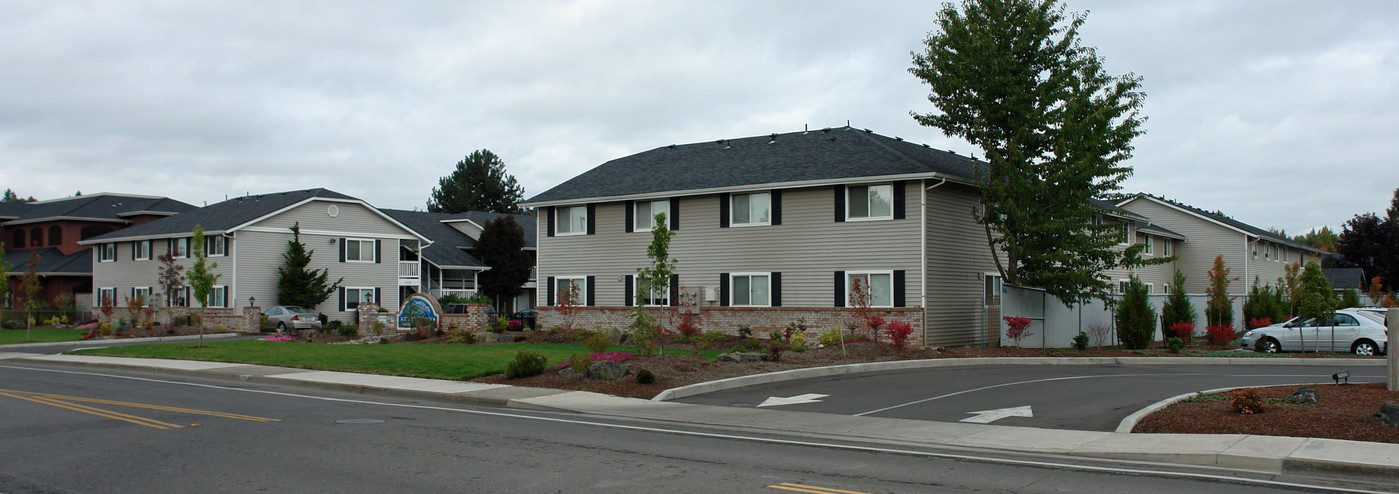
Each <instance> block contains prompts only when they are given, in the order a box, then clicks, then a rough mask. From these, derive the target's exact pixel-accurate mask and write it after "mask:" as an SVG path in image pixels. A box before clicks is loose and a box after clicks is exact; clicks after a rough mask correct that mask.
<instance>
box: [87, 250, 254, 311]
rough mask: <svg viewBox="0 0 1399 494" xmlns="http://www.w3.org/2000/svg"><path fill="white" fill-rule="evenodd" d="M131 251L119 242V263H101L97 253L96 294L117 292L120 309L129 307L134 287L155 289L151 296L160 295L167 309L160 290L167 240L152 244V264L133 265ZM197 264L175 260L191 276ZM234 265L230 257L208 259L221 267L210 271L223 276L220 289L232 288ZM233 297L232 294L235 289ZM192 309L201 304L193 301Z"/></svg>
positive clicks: (136, 262)
mask: <svg viewBox="0 0 1399 494" xmlns="http://www.w3.org/2000/svg"><path fill="white" fill-rule="evenodd" d="M92 247H93V248H98V247H99V246H98V245H93V246H92ZM131 249H132V244H131V242H129V241H128V242H117V262H97V255H96V252H94V253H93V261H92V288H93V293H94V294H96V293H97V289H98V288H116V289H117V290H116V291H117V302H116V303H117V306H125V305H126V298H127V297H129V296H130V295H131V287H151V293H153V294H160V296H161V306H165V305H167V302H166V300H165V294H164V290H163V289H161V287H160V266H161V262H160V260H159V259H158V258H159V257H160V256H163V255H165V254H166V253H167V252H169V249H167V248H166V242H165V240H164V239H155V240H152V241H151V259H150V260H148V261H147V260H141V261H133V260H132V259H131ZM196 260H197V259H196V258H195V257H194V256H192V255H191V256H190V257H188V258H177V259H175V264H176V265H180V266H184V267H185V271H184V272H185V273H186V274H188V273H189V268H190V267H192V266H194V263H195V261H196ZM230 261H231V258H229V257H210V258H208V261H207V262H208V265H212V264H214V263H218V267H216V268H213V269H210V272H213V273H218V274H222V275H223V277H222V278H220V279H219V281H217V282H215V284H216V285H231V284H232V282H231V281H230V280H231V279H232V270H233V268H232V262H230ZM185 285H186V286H188V285H189V280H188V278H186V280H185ZM229 293H230V294H231V293H232V289H231V287H230V290H229ZM229 303H230V304H231V305H233V306H236V305H237V304H234V300H233V299H232V298H230V299H229ZM95 304H96V302H94V305H95ZM190 305H192V306H196V307H197V306H198V305H199V304H198V303H197V302H194V301H192V300H191V303H190Z"/></svg>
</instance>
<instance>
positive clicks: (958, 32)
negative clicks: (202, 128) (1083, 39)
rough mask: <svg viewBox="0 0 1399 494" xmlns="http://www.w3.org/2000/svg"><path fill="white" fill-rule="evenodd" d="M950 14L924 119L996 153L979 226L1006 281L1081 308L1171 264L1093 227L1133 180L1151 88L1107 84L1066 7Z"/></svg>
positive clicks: (1022, 1) (926, 56)
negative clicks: (1144, 268) (1137, 270)
mask: <svg viewBox="0 0 1399 494" xmlns="http://www.w3.org/2000/svg"><path fill="white" fill-rule="evenodd" d="M943 5H944V6H943V9H942V10H941V11H940V12H939V13H938V19H937V27H938V29H937V31H935V32H933V33H931V34H929V36H928V38H927V39H926V40H925V41H924V51H923V52H922V53H918V52H915V53H914V54H913V63H914V66H913V68H911V69H909V72H911V73H913V75H915V76H917V77H918V78H919V79H921V80H922V81H923V82H925V83H927V84H928V85H929V86H930V87H931V90H932V93H931V95H929V96H928V101H930V102H932V104H933V106H934V107H936V108H937V110H938V113H929V114H918V113H916V112H915V113H913V117H914V119H916V120H917V121H918V122H919V123H920V124H923V125H926V126H931V127H936V128H938V129H940V130H942V131H943V133H944V134H947V135H948V136H955V137H961V138H963V139H965V140H967V142H969V143H971V144H972V145H974V146H977V147H980V148H981V149H982V151H983V152H984V153H985V156H986V161H987V162H988V166H987V167H986V169H985V170H983V172H984V173H983V176H981V177H979V184H978V185H979V186H980V188H981V200H980V202H981V209H980V210H979V211H978V213H977V214H976V220H977V221H978V222H979V223H981V224H982V225H983V226H984V228H985V230H986V239H987V243H988V244H989V245H988V247H989V248H990V250H991V252H992V254H993V255H992V258H993V259H995V260H996V264H997V269H998V270H999V271H1000V273H1001V276H1002V279H1004V280H1005V282H1006V283H1011V284H1017V285H1029V286H1036V287H1041V288H1044V289H1045V290H1046V291H1047V292H1048V293H1049V294H1051V295H1054V296H1055V297H1058V298H1059V299H1060V300H1064V301H1065V302H1066V303H1073V302H1081V301H1085V300H1087V299H1089V298H1099V299H1106V297H1107V293H1108V291H1109V287H1110V284H1109V280H1108V278H1107V276H1106V275H1105V274H1104V272H1106V271H1107V270H1108V269H1111V268H1114V267H1119V266H1122V267H1128V268H1130V267H1135V266H1140V265H1144V264H1156V263H1160V262H1167V260H1163V259H1159V258H1158V259H1152V260H1150V261H1144V260H1143V259H1142V257H1141V256H1140V253H1141V249H1142V248H1143V246H1142V245H1134V246H1132V247H1130V248H1128V249H1126V250H1125V251H1122V250H1120V249H1119V248H1118V247H1117V245H1118V240H1119V238H1120V237H1119V235H1120V233H1119V232H1120V230H1118V228H1117V226H1116V225H1113V224H1093V223H1094V222H1093V221H1092V218H1093V217H1094V215H1099V214H1103V213H1104V212H1106V211H1105V210H1103V209H1101V208H1099V207H1097V206H1096V205H1095V204H1094V203H1093V200H1094V199H1099V198H1108V197H1112V196H1114V195H1116V194H1118V191H1119V190H1120V189H1121V183H1122V181H1123V180H1125V179H1126V178H1127V177H1128V176H1129V175H1131V174H1132V169H1131V167H1130V166H1129V165H1127V164H1126V163H1125V161H1126V160H1127V159H1128V158H1130V157H1131V151H1132V145H1131V142H1132V139H1133V138H1135V137H1137V136H1138V135H1141V134H1142V133H1143V130H1142V128H1141V124H1142V120H1143V119H1142V118H1140V117H1139V116H1138V110H1139V109H1140V108H1141V105H1142V102H1143V101H1144V99H1145V94H1144V93H1142V92H1141V78H1140V77H1137V76H1135V75H1132V74H1127V75H1124V76H1117V77H1114V76H1110V75H1108V74H1107V73H1106V72H1105V71H1104V69H1103V61H1102V59H1101V58H1100V57H1098V55H1097V54H1096V53H1095V52H1094V50H1093V49H1092V48H1090V47H1085V46H1082V45H1081V44H1080V43H1079V39H1078V30H1079V28H1080V27H1081V26H1082V25H1083V22H1084V19H1085V18H1084V17H1083V16H1081V15H1078V14H1074V15H1072V16H1071V17H1066V16H1065V13H1064V9H1063V7H1061V6H1059V5H1058V2H1057V1H1056V0H967V1H965V2H963V3H962V5H961V6H960V8H959V7H958V6H954V5H953V4H951V3H947V4H943ZM997 253H1004V255H1005V258H1006V263H1005V264H1004V265H1003V264H1001V261H1000V256H999V255H996V254H997Z"/></svg>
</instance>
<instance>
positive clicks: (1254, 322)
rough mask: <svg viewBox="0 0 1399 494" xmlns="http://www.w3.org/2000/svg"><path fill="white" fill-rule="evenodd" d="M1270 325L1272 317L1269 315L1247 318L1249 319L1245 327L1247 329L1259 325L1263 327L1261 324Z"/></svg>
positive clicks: (1255, 327)
mask: <svg viewBox="0 0 1399 494" xmlns="http://www.w3.org/2000/svg"><path fill="white" fill-rule="evenodd" d="M1272 325H1273V318H1271V317H1259V318H1254V319H1249V320H1248V325H1247V326H1246V327H1247V328H1248V329H1257V328H1261V327H1263V326H1272Z"/></svg>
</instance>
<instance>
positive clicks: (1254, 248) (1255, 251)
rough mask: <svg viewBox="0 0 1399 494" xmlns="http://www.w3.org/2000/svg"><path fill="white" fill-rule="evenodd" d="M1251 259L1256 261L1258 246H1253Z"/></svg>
mask: <svg viewBox="0 0 1399 494" xmlns="http://www.w3.org/2000/svg"><path fill="white" fill-rule="evenodd" d="M1253 258H1254V259H1258V244H1257V243H1255V244H1253Z"/></svg>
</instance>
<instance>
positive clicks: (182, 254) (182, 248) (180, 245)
mask: <svg viewBox="0 0 1399 494" xmlns="http://www.w3.org/2000/svg"><path fill="white" fill-rule="evenodd" d="M170 255H171V256H173V257H175V258H176V259H183V258H186V257H189V239H188V238H173V239H170Z"/></svg>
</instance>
